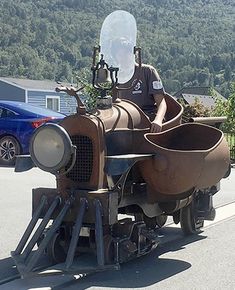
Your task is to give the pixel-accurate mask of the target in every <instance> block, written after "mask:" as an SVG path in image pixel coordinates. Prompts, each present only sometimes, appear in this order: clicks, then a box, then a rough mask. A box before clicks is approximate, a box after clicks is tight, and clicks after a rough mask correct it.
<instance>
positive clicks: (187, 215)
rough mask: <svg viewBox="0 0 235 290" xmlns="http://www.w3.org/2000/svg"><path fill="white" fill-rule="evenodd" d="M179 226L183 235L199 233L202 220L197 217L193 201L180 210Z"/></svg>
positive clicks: (202, 224) (202, 223)
mask: <svg viewBox="0 0 235 290" xmlns="http://www.w3.org/2000/svg"><path fill="white" fill-rule="evenodd" d="M180 225H181V229H182V231H183V233H184V234H185V235H192V234H198V233H201V231H202V227H203V226H204V220H202V219H199V218H198V217H197V210H196V207H195V201H194V200H192V202H191V203H190V204H189V205H187V206H185V207H183V208H182V209H181V210H180Z"/></svg>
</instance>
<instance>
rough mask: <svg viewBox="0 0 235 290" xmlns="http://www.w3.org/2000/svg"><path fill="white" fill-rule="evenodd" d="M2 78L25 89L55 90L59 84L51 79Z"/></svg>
mask: <svg viewBox="0 0 235 290" xmlns="http://www.w3.org/2000/svg"><path fill="white" fill-rule="evenodd" d="M0 80H1V81H3V82H6V83H8V84H12V85H14V86H17V87H20V88H22V89H25V90H43V91H45V90H49V91H55V88H56V87H57V86H58V84H57V83H56V82H55V81H49V80H29V79H17V78H8V77H1V78H0Z"/></svg>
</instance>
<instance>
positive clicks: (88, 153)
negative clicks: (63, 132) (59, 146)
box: [67, 135, 93, 182]
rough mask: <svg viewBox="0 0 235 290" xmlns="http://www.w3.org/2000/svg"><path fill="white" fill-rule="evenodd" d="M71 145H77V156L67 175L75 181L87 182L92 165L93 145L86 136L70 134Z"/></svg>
mask: <svg viewBox="0 0 235 290" xmlns="http://www.w3.org/2000/svg"><path fill="white" fill-rule="evenodd" d="M71 140H72V143H73V145H75V146H76V147H77V150H76V151H77V158H76V162H75V164H74V167H73V168H72V170H71V171H70V172H69V173H68V174H67V177H68V178H70V179H72V180H73V181H77V182H89V180H90V177H91V173H92V165H93V145H92V142H91V139H90V138H89V137H87V136H80V135H77V136H72V137H71Z"/></svg>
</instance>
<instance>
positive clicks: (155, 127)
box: [150, 120, 162, 133]
mask: <svg viewBox="0 0 235 290" xmlns="http://www.w3.org/2000/svg"><path fill="white" fill-rule="evenodd" d="M161 130H162V122H161V121H156V120H154V121H152V125H151V128H150V132H151V133H159V132H161Z"/></svg>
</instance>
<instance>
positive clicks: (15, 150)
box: [0, 136, 20, 165]
mask: <svg viewBox="0 0 235 290" xmlns="http://www.w3.org/2000/svg"><path fill="white" fill-rule="evenodd" d="M17 154H20V145H19V142H18V141H17V140H16V139H15V138H14V137H12V136H4V137H2V138H1V139H0V164H1V165H14V163H15V158H16V155H17Z"/></svg>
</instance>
